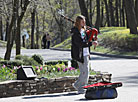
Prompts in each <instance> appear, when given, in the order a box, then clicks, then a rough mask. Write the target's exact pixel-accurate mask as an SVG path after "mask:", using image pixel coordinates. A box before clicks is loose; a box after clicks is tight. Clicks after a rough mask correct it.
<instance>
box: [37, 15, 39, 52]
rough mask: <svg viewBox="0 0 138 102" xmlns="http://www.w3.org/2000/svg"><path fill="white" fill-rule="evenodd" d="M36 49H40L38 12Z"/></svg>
mask: <svg viewBox="0 0 138 102" xmlns="http://www.w3.org/2000/svg"><path fill="white" fill-rule="evenodd" d="M36 48H37V49H39V20H38V13H37V12H36Z"/></svg>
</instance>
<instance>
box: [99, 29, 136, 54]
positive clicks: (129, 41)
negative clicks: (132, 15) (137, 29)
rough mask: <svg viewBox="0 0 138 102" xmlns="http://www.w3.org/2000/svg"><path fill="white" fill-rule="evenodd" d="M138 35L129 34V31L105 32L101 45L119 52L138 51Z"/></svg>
mask: <svg viewBox="0 0 138 102" xmlns="http://www.w3.org/2000/svg"><path fill="white" fill-rule="evenodd" d="M137 43H138V35H134V34H129V30H128V29H125V30H117V31H110V32H104V33H103V34H102V36H101V41H100V45H103V46H105V47H110V48H111V49H112V50H119V51H128V52H129V51H138V46H137Z"/></svg>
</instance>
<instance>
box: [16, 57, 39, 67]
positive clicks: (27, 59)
mask: <svg viewBox="0 0 138 102" xmlns="http://www.w3.org/2000/svg"><path fill="white" fill-rule="evenodd" d="M15 59H16V60H20V61H22V62H23V65H39V63H38V62H37V61H35V60H34V59H33V58H30V57H29V56H26V55H24V56H23V55H17V56H16V57H15Z"/></svg>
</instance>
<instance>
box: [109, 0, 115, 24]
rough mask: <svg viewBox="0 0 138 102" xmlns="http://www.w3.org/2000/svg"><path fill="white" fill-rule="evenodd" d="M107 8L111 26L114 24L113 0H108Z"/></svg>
mask: <svg viewBox="0 0 138 102" xmlns="http://www.w3.org/2000/svg"><path fill="white" fill-rule="evenodd" d="M109 8H110V18H111V26H115V17H114V7H113V0H109Z"/></svg>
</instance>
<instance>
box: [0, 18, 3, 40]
mask: <svg viewBox="0 0 138 102" xmlns="http://www.w3.org/2000/svg"><path fill="white" fill-rule="evenodd" d="M0 40H3V23H2V16H0Z"/></svg>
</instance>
